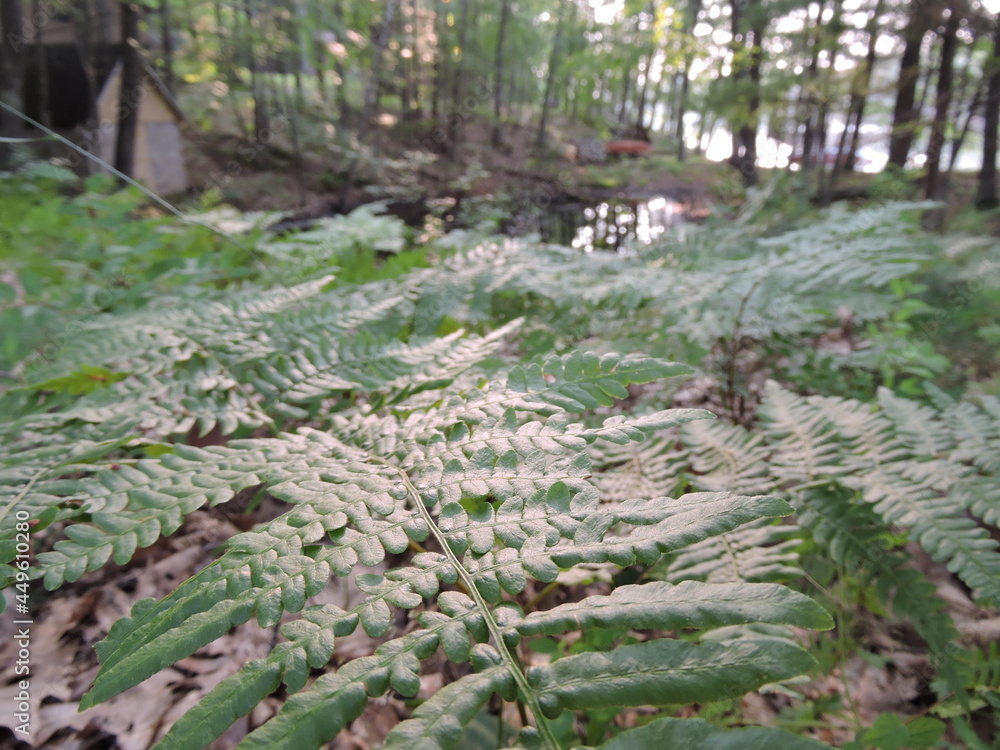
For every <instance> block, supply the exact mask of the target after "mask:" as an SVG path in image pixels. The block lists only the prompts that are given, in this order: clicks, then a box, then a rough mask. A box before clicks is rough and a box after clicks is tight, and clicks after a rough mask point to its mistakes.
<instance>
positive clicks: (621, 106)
mask: <svg viewBox="0 0 1000 750" xmlns="http://www.w3.org/2000/svg"><path fill="white" fill-rule="evenodd" d="M623 72H624V74H625V80H624V85H623V86H622V98H621V101H620V102H619V103H618V127H619V128H621V127H624V125H625V111H626V109H627V108H628V98H629V96H631V95H632V71H631V70H628V69H626V70H625V71H623Z"/></svg>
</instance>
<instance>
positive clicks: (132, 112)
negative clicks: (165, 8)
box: [114, 2, 142, 177]
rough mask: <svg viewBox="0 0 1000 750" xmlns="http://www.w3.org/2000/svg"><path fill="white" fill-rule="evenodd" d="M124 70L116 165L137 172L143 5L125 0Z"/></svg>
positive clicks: (123, 170) (126, 170)
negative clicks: (140, 35) (141, 13)
mask: <svg viewBox="0 0 1000 750" xmlns="http://www.w3.org/2000/svg"><path fill="white" fill-rule="evenodd" d="M121 9H122V22H121V23H122V26H121V28H122V43H121V49H122V73H121V90H120V91H119V92H118V136H117V138H116V139H115V165H114V166H115V169H117V170H118V171H119V172H121V173H123V174H126V175H128V176H129V177H132V176H133V171H134V167H135V140H136V133H137V132H138V130H139V104H140V102H141V100H142V59H141V58H140V56H139V6H138V5H136V4H135V3H131V2H122V4H121Z"/></svg>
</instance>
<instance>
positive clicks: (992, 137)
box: [976, 14, 1000, 210]
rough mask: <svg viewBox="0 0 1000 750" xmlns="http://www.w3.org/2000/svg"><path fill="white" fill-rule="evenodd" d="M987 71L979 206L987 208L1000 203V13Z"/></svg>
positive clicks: (977, 194) (994, 28)
mask: <svg viewBox="0 0 1000 750" xmlns="http://www.w3.org/2000/svg"><path fill="white" fill-rule="evenodd" d="M987 70H988V71H989V84H988V88H987V92H986V108H985V109H986V111H985V112H984V120H985V122H984V124H983V163H982V166H981V167H980V169H979V185H978V188H977V190H976V208H978V209H980V210H987V209H991V208H996V207H997V206H998V205H1000V201H998V200H997V129H998V128H1000V14H997V17H996V18H995V19H994V20H993V56H992V58H991V59H990V61H989V63H988V65H987Z"/></svg>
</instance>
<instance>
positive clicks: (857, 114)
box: [844, 0, 885, 172]
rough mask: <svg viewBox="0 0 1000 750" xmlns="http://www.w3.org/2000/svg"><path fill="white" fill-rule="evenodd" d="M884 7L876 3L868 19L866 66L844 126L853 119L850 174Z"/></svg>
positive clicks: (882, 0)
mask: <svg viewBox="0 0 1000 750" xmlns="http://www.w3.org/2000/svg"><path fill="white" fill-rule="evenodd" d="M884 5H885V0H878V1H877V2H876V3H875V10H874V11H873V12H872V16H871V18H870V19H868V50H867V52H866V53H865V64H864V67H863V68H862V71H861V78H860V80H859V81H857V85H856V86H854V87H852V88H851V109H850V112H849V113H848V122H847V123H845V125H844V127H845V128H846V127H847V125H849V124H850V121H851V120H852V119H853V122H854V125H853V127H852V130H851V148H850V150H849V151H848V152H847V158H846V159H845V160H844V169H846V170H847V171H848V172H853V171H854V168H855V166H856V164H857V153H858V146H859V145H860V141H861V123H862V122H863V121H864V118H865V108H866V107H867V106H868V92H869V89H870V88H871V84H872V71H873V70H874V69H875V60H876V50H875V45H876V44H877V43H878V37H879V33H878V32H879V28H878V18H879V16H880V15H882V9H883V7H884Z"/></svg>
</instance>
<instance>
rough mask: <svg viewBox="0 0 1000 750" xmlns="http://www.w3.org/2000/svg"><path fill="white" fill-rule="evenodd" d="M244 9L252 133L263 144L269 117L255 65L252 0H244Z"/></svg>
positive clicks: (264, 92) (263, 90) (257, 141)
mask: <svg viewBox="0 0 1000 750" xmlns="http://www.w3.org/2000/svg"><path fill="white" fill-rule="evenodd" d="M243 7H244V11H245V13H246V20H247V25H246V31H247V39H246V61H247V69H248V70H249V71H250V91H251V94H252V96H253V131H254V133H253V135H254V140H255V141H256V143H257V145H258V146H265V145H267V144H266V143H265V140H266V135H267V134H268V133H269V132H270V117H268V112H267V92H266V90H265V89H264V83H263V81H262V80H261V74H260V70H259V69H258V66H257V45H256V39H255V37H256V29H255V28H254V17H255V15H256V13H255V8H254V5H253V0H245V3H244V6H243Z"/></svg>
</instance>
